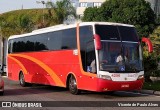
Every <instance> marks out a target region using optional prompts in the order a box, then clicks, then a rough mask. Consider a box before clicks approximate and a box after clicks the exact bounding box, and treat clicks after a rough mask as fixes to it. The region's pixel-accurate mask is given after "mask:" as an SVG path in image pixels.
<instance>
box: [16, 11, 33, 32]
mask: <svg viewBox="0 0 160 110" xmlns="http://www.w3.org/2000/svg"><path fill="white" fill-rule="evenodd" d="M17 27H18V28H19V29H20V31H21V34H22V33H25V32H29V31H32V28H33V23H32V21H31V20H30V18H29V16H27V15H26V14H25V15H24V14H21V15H19V17H18V22H17Z"/></svg>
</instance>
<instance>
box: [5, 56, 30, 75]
mask: <svg viewBox="0 0 160 110" xmlns="http://www.w3.org/2000/svg"><path fill="white" fill-rule="evenodd" d="M8 57H9V58H10V59H12V60H14V61H15V62H16V63H17V64H18V65H19V66H20V67H21V69H22V70H23V72H24V74H27V73H28V72H27V70H26V68H25V67H24V65H23V64H22V63H21V62H20V61H19V60H17V59H16V58H14V57H12V56H8Z"/></svg>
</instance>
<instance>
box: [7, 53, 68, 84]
mask: <svg viewBox="0 0 160 110" xmlns="http://www.w3.org/2000/svg"><path fill="white" fill-rule="evenodd" d="M9 56H13V57H14V56H17V57H22V58H26V59H28V60H31V61H33V62H34V63H36V64H37V65H39V66H40V67H41V68H43V69H44V70H45V71H46V72H47V73H48V74H49V75H50V76H51V78H52V79H53V80H54V81H55V83H56V86H61V87H65V84H64V83H63V82H62V81H61V80H60V78H59V77H58V76H57V75H56V73H55V72H54V71H53V70H52V69H51V68H50V67H48V66H47V65H46V64H44V63H43V62H42V61H40V60H38V59H36V58H34V57H31V56H27V55H22V54H12V55H9Z"/></svg>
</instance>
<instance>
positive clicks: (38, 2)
mask: <svg viewBox="0 0 160 110" xmlns="http://www.w3.org/2000/svg"><path fill="white" fill-rule="evenodd" d="M36 3H37V4H40V3H41V4H43V24H44V5H45V4H46V3H45V1H36Z"/></svg>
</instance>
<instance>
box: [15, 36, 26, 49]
mask: <svg viewBox="0 0 160 110" xmlns="http://www.w3.org/2000/svg"><path fill="white" fill-rule="evenodd" d="M23 51H25V39H24V38H19V39H14V40H13V52H23Z"/></svg>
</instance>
